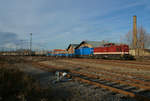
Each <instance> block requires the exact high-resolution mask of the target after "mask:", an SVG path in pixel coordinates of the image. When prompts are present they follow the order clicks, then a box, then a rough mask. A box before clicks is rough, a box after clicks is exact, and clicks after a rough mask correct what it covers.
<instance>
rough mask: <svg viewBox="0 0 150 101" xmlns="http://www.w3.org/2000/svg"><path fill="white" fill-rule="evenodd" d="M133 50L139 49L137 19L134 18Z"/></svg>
mask: <svg viewBox="0 0 150 101" xmlns="http://www.w3.org/2000/svg"><path fill="white" fill-rule="evenodd" d="M133 49H135V50H136V49H137V18H136V16H133Z"/></svg>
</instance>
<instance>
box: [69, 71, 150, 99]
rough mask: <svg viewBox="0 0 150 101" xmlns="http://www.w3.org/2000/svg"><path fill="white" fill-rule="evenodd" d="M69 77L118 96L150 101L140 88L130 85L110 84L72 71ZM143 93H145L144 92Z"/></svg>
mask: <svg viewBox="0 0 150 101" xmlns="http://www.w3.org/2000/svg"><path fill="white" fill-rule="evenodd" d="M68 77H72V78H73V79H74V80H78V81H80V82H84V83H88V84H91V85H96V86H97V87H100V88H105V89H107V90H110V91H112V92H115V93H116V94H117V93H119V94H123V95H126V96H129V97H132V98H134V99H136V100H137V101H150V96H149V97H147V96H145V95H144V94H141V91H140V90H139V89H138V88H135V87H131V86H128V85H121V84H120V83H116V82H114V81H112V82H110V81H107V80H105V79H101V78H97V77H96V78H95V77H93V76H91V75H89V74H85V73H80V72H75V71H70V72H69V74H68ZM142 92H143V91H142Z"/></svg>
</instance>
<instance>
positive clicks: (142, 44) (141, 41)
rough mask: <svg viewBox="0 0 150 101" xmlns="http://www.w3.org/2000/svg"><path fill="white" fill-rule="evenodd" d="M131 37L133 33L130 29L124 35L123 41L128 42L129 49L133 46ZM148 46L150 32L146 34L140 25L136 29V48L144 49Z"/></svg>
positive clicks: (149, 45)
mask: <svg viewBox="0 0 150 101" xmlns="http://www.w3.org/2000/svg"><path fill="white" fill-rule="evenodd" d="M132 37H133V34H132V31H131V30H130V31H129V32H128V33H127V34H125V36H124V42H125V43H126V44H128V45H129V46H130V48H131V49H132V48H133V44H132V42H133V41H132V40H133V39H132ZM149 47H150V34H148V33H147V32H146V30H145V29H144V28H143V27H142V26H141V27H140V28H138V30H137V48H139V49H145V48H149Z"/></svg>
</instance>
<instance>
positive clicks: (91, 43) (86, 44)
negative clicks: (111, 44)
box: [76, 41, 108, 49]
mask: <svg viewBox="0 0 150 101" xmlns="http://www.w3.org/2000/svg"><path fill="white" fill-rule="evenodd" d="M105 43H108V42H105V41H82V42H81V43H80V44H79V45H78V46H77V47H76V49H79V48H82V47H88V48H95V47H101V46H103V45H104V44H105Z"/></svg>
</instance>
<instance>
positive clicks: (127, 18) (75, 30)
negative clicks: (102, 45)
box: [0, 0, 150, 50]
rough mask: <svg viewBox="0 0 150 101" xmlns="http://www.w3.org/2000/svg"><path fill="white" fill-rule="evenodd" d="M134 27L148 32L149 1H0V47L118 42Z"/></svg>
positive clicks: (149, 21) (55, 46)
mask: <svg viewBox="0 0 150 101" xmlns="http://www.w3.org/2000/svg"><path fill="white" fill-rule="evenodd" d="M134 15H136V16H137V24H138V26H143V27H144V28H145V29H146V31H147V32H148V33H150V0H0V48H1V49H2V48H14V49H15V48H29V41H30V33H32V34H33V36H32V42H33V45H32V46H33V49H47V50H51V49H64V48H67V47H68V45H69V44H70V43H80V42H81V41H83V40H91V41H101V40H106V41H111V42H120V41H122V40H121V37H123V36H125V34H126V33H128V31H129V30H132V22H133V21H132V19H133V16H134Z"/></svg>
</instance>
